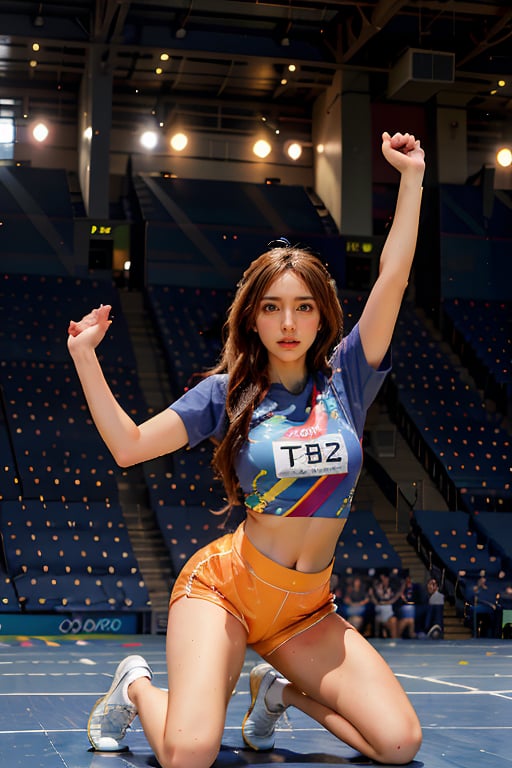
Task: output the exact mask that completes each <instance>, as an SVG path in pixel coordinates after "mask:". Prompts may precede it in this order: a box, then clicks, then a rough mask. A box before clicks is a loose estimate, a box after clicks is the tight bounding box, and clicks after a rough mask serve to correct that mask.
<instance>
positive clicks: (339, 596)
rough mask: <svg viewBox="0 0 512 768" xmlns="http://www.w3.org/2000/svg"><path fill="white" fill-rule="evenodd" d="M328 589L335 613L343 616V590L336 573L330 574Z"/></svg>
mask: <svg viewBox="0 0 512 768" xmlns="http://www.w3.org/2000/svg"><path fill="white" fill-rule="evenodd" d="M329 587H330V589H331V592H332V594H333V597H334V604H335V605H336V612H337V613H340V614H342V615H343V589H342V586H341V579H340V576H339V574H338V573H331V578H330V581H329Z"/></svg>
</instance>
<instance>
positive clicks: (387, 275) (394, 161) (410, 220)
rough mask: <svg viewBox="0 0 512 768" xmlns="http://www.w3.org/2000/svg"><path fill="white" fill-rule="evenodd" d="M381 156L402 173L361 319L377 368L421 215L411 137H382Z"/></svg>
mask: <svg viewBox="0 0 512 768" xmlns="http://www.w3.org/2000/svg"><path fill="white" fill-rule="evenodd" d="M382 153H383V155H384V157H385V158H386V160H387V161H388V162H389V163H390V165H392V166H393V167H394V168H396V170H397V171H399V173H400V174H401V177H400V186H399V190H398V198H397V202H396V209H395V215H394V218H393V223H392V225H391V229H390V230H389V233H388V236H387V238H386V242H385V243H384V247H383V249H382V253H381V257H380V267H379V276H378V278H377V280H376V282H375V285H374V286H373V288H372V290H371V293H370V295H369V297H368V300H367V302H366V305H365V308H364V310H363V313H362V315H361V318H360V321H359V330H360V335H361V342H362V345H363V349H364V352H365V355H366V359H367V360H368V362H369V363H370V365H372V366H373V367H374V368H378V367H379V365H380V363H381V362H382V359H383V358H384V355H385V354H386V351H387V349H388V347H389V344H390V342H391V337H392V335H393V330H394V328H395V323H396V319H397V316H398V312H399V309H400V304H401V303H402V298H403V295H404V292H405V289H406V287H407V282H408V280H409V273H410V270H411V265H412V260H413V258H414V252H415V250H416V240H417V236H418V223H419V215H420V205H421V194H422V183H423V174H424V172H425V160H424V153H423V149H422V148H421V146H420V142H419V140H418V139H416V138H415V137H414V136H413V135H412V134H410V133H395V134H394V136H390V135H389V133H383V134H382Z"/></svg>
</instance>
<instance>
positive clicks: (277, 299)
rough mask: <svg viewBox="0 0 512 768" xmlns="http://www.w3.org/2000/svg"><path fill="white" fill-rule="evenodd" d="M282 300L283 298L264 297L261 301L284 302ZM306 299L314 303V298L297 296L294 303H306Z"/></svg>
mask: <svg viewBox="0 0 512 768" xmlns="http://www.w3.org/2000/svg"><path fill="white" fill-rule="evenodd" d="M282 298H283V297H282V296H262V297H261V301H264V300H266V301H268V300H269V299H271V300H272V301H282ZM306 299H309V300H312V301H314V297H313V296H295V297H294V301H305V300H306Z"/></svg>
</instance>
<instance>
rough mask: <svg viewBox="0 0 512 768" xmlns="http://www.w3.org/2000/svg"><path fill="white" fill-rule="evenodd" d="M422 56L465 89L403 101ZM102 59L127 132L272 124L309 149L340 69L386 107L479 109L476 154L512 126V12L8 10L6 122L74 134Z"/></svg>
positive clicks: (3, 81) (2, 49)
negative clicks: (411, 67) (317, 105)
mask: <svg viewBox="0 0 512 768" xmlns="http://www.w3.org/2000/svg"><path fill="white" fill-rule="evenodd" d="M34 43H37V44H38V45H39V49H38V50H34V49H33V44H34ZM411 49H412V50H420V51H425V52H431V51H435V52H439V53H445V54H453V57H452V59H453V73H454V74H453V82H445V83H444V84H439V83H427V84H424V83H423V84H421V85H418V84H413V86H412V87H407V88H398V89H393V88H392V87H391V86H390V82H391V78H392V73H393V72H396V69H397V62H398V61H399V60H400V59H401V57H402V56H403V55H404V54H406V53H407V51H410V50H411ZM162 54H167V55H168V59H167V60H165V61H163V60H162V59H161V56H162ZM90 57H96V59H97V60H98V61H99V63H100V64H99V65H100V67H101V68H102V69H103V70H104V71H105V72H109V73H111V74H112V76H113V124H114V125H117V126H131V125H133V126H134V127H136V126H137V124H138V123H140V121H141V120H143V119H145V118H146V117H148V116H150V115H151V116H154V117H156V118H157V119H158V120H162V121H164V122H165V123H169V122H171V121H172V120H175V119H178V118H179V119H180V120H181V121H182V122H183V123H184V124H186V126H187V127H189V128H195V129H203V130H208V131H213V132H215V131H219V132H223V133H226V132H229V131H232V132H237V133H243V132H249V131H251V130H253V127H254V121H255V120H259V119H261V118H262V117H266V118H267V119H268V120H269V121H271V122H272V121H273V122H274V123H275V124H276V125H278V126H280V127H283V126H286V127H287V128H288V130H290V131H294V132H295V133H300V134H306V135H307V134H308V132H309V129H310V124H311V110H312V105H313V103H314V101H315V99H316V97H317V96H318V95H319V94H320V93H321V92H322V91H323V90H324V89H325V88H326V87H327V86H328V85H329V84H330V83H331V81H332V77H333V74H334V73H335V71H336V70H337V69H340V68H341V69H342V70H345V71H346V72H363V73H366V74H367V75H368V78H369V83H370V91H371V95H372V99H373V100H374V101H380V102H386V101H397V102H402V103H411V102H419V103H421V102H425V101H426V100H427V99H428V98H430V97H431V96H433V95H434V94H435V93H440V94H441V99H442V102H443V103H444V104H448V105H454V106H459V107H465V108H467V110H468V116H469V126H470V132H471V136H470V141H473V142H474V143H478V142H479V141H484V142H485V141H488V140H490V137H492V138H493V139H494V136H495V135H496V134H499V133H500V132H501V133H502V134H503V133H504V132H506V131H507V130H509V129H510V123H511V120H512V4H511V2H510V0H494V2H485V1H483V2H476V1H472V0H467V1H466V0H460V1H457V0H416V1H415V0H409V1H408V2H407V0H359V1H356V2H348V1H344V0H341V1H334V0H333V1H331V0H174V2H173V1H172V0H72V1H71V2H62V0H51V1H48V2H46V1H45V0H43V2H25V1H24V0H0V110H1V112H2V113H3V114H4V115H5V114H8V113H9V110H11V111H12V113H14V114H16V116H17V117H20V118H22V117H23V116H24V115H28V116H33V115H43V114H44V115H46V116H47V117H48V118H50V119H54V120H59V121H62V122H70V123H71V122H76V118H77V109H78V91H79V87H80V82H81V79H82V76H83V75H84V72H86V66H87V61H88V59H89V58H90ZM291 63H293V64H295V66H296V69H295V72H289V70H288V65H289V64H291ZM159 67H160V68H161V70H162V71H161V73H160V74H157V72H156V70H157V68H159ZM285 80H286V82H284V81H285ZM500 81H501V82H504V84H502V85H498V83H499V82H500Z"/></svg>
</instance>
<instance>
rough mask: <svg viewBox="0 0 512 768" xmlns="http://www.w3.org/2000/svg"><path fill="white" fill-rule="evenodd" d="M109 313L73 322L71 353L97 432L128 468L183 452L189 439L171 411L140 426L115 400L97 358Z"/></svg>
mask: <svg viewBox="0 0 512 768" xmlns="http://www.w3.org/2000/svg"><path fill="white" fill-rule="evenodd" d="M110 309H111V307H110V306H109V305H108V304H105V305H102V306H100V307H99V308H98V309H93V310H92V312H90V313H89V314H88V315H86V316H85V317H83V318H82V320H80V321H79V322H75V321H74V320H72V321H71V323H70V324H69V328H68V333H69V335H68V349H69V352H70V354H71V357H72V358H73V362H74V364H75V367H76V370H77V373H78V377H79V379H80V383H81V384H82V388H83V391H84V395H85V399H86V400H87V404H88V406H89V410H90V412H91V416H92V418H93V421H94V423H95V425H96V428H97V430H98V432H99V433H100V435H101V437H102V438H103V440H104V442H105V444H106V446H107V448H108V449H109V451H110V452H111V454H112V456H113V457H114V459H115V461H116V462H117V463H118V464H119V465H120V466H122V467H127V466H131V465H133V464H138V463H139V462H141V461H147V460H149V459H154V458H155V457H156V456H162V455H164V454H166V453H171V452H172V451H175V450H177V449H178V448H182V447H183V446H184V445H186V444H187V442H188V436H187V431H186V429H185V426H184V424H183V421H182V420H181V418H180V417H179V416H178V414H177V413H175V412H174V411H173V410H171V409H169V408H168V409H166V410H165V411H162V412H161V413H158V414H157V415H156V416H153V417H152V418H151V419H148V420H147V421H145V422H143V423H142V424H140V425H137V424H136V423H135V422H134V421H133V419H131V418H130V416H128V414H127V413H126V412H125V411H124V410H123V409H122V407H121V406H120V404H119V403H118V402H117V400H116V399H115V397H114V395H113V394H112V391H111V390H110V387H109V386H108V384H107V382H106V380H105V377H104V375H103V371H102V370H101V367H100V364H99V362H98V358H97V356H96V347H97V346H98V344H99V343H100V342H101V340H102V339H103V337H104V336H105V333H106V332H107V330H108V328H109V326H110V324H111V322H112V321H111V320H109V312H110Z"/></svg>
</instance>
